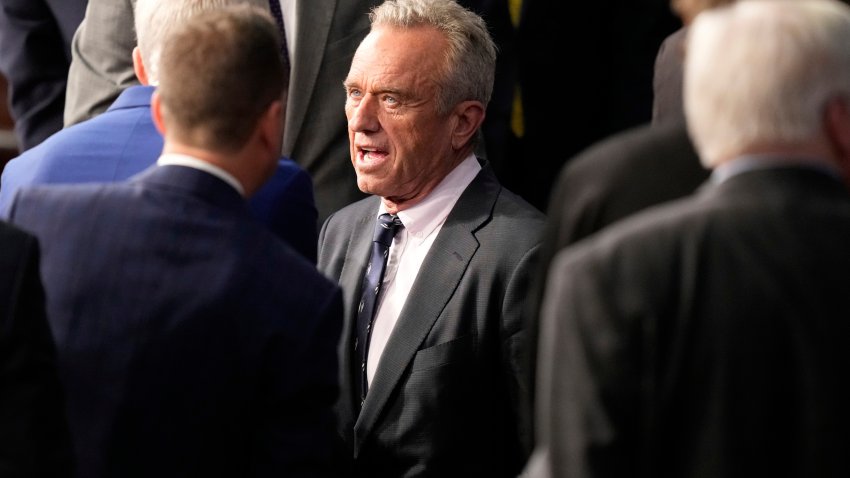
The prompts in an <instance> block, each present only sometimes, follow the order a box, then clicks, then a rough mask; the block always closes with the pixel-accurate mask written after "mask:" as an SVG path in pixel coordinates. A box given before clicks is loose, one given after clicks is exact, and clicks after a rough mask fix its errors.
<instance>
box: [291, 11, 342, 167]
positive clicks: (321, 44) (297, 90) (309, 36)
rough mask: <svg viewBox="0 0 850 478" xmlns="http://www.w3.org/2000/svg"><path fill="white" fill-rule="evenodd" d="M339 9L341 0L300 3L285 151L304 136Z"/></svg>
mask: <svg viewBox="0 0 850 478" xmlns="http://www.w3.org/2000/svg"><path fill="white" fill-rule="evenodd" d="M336 8H337V0H309V1H307V2H298V8H297V17H298V18H297V19H296V21H297V23H298V30H297V32H296V35H297V38H296V39H295V45H296V46H295V52H294V54H295V59H294V60H293V64H294V66H295V67H294V68H293V69H292V79H291V81H290V84H289V103H288V104H287V108H286V129H285V131H284V138H283V151H285V152H288V151H292V149H293V148H294V147H295V139H296V138H298V136H299V134H300V133H301V125H302V124H303V123H304V117H305V115H306V114H307V106H308V105H309V103H310V99H311V97H312V96H313V87H314V86H315V84H316V78H317V76H318V75H319V66H320V65H321V64H322V59H323V58H324V55H325V51H326V50H327V48H326V46H327V45H326V44H327V41H328V32H329V31H330V28H331V22H332V20H333V16H334V12H335V10H336ZM299 45H301V46H300V47H299ZM304 45H310V48H303V46H304ZM340 88H342V87H341V86H340ZM340 111H342V106H341V105H340Z"/></svg>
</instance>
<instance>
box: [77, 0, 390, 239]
mask: <svg viewBox="0 0 850 478" xmlns="http://www.w3.org/2000/svg"><path fill="white" fill-rule="evenodd" d="M116 1H117V0H90V2H89V9H88V12H87V14H86V18H85V20H84V21H83V24H82V26H81V27H80V31H79V32H78V33H77V35H76V36H75V37H74V46H73V55H74V59H73V62H72V63H71V70H70V73H69V78H68V100H67V106H66V108H65V123H66V124H73V123H77V122H79V121H82V120H83V119H86V118H88V117H91V116H94V115H95V114H98V113H100V112H102V111H105V110H106V108H108V107H109V105H110V104H112V101H113V100H114V99H115V98H117V97H118V94H119V93H120V92H121V90H123V89H124V88H126V87H127V86H130V85H132V84H136V83H137V80H136V78H135V76H134V73H133V63H132V58H131V52H132V50H133V47H134V46H135V36H134V33H133V32H134V29H133V6H134V5H135V3H136V2H135V0H120V4H116ZM379 3H381V0H356V1H352V0H345V1H343V0H309V1H299V3H298V8H297V9H296V13H297V17H298V18H297V19H296V22H297V25H298V27H297V29H296V35H297V38H296V40H295V52H294V55H293V58H292V78H291V81H290V84H289V96H288V104H287V107H286V127H285V129H284V135H283V151H282V153H283V155H284V156H287V157H289V158H292V160H294V161H295V162H296V163H298V164H299V165H301V167H303V168H304V169H306V170H307V172H308V173H310V176H311V177H312V178H313V187H314V190H315V193H316V207H317V209H318V210H319V224H321V222H322V221H324V219H325V218H326V217H327V216H328V215H329V214H330V213H332V212H334V211H336V210H338V209H340V208H342V207H343V206H346V205H348V204H350V203H352V202H354V201H357V200H359V199H362V198H363V197H365V196H364V194H363V193H361V192H360V190H359V189H357V178H356V177H355V175H354V169H353V168H352V167H351V156H350V153H349V149H348V126H347V124H348V123H347V122H346V119H345V110H344V107H345V90H344V89H343V88H342V81H343V80H344V79H345V77H346V76H347V75H348V69H349V67H350V66H351V59H352V57H353V56H354V50H356V49H357V46H358V45H359V44H360V41H361V40H362V39H363V37H365V36H366V34H367V33H368V32H369V17H368V13H369V10H370V9H371V8H372V7H373V6H375V5H377V4H379ZM317 227H318V224H317Z"/></svg>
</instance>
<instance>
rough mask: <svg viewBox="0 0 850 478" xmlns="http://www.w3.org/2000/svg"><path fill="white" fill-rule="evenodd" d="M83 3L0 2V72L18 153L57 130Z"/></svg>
mask: <svg viewBox="0 0 850 478" xmlns="http://www.w3.org/2000/svg"><path fill="white" fill-rule="evenodd" d="M87 3H88V1H87V0H0V71H2V72H3V74H4V75H5V76H6V77H7V78H8V79H9V93H10V95H9V103H10V106H11V110H12V111H11V112H12V116H13V117H14V118H15V130H16V133H17V136H18V143H19V146H20V147H21V149H22V150H23V149H29V148H32V147H33V146H35V145H37V144H38V143H40V142H42V141H44V140H45V139H46V138H47V137H48V136H50V135H51V134H53V133H55V132H56V131H59V130H60V129H62V114H63V111H64V109H65V85H66V84H67V81H68V68H69V67H70V65H71V38H72V37H73V36H74V32H75V31H77V27H78V26H79V25H80V22H82V20H83V16H84V15H85V12H86V4H87Z"/></svg>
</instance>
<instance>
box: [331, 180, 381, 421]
mask: <svg viewBox="0 0 850 478" xmlns="http://www.w3.org/2000/svg"><path fill="white" fill-rule="evenodd" d="M374 199H375V200H374V201H368V203H367V204H368V205H369V206H368V207H366V208H365V210H364V213H363V214H361V215H360V217H359V218H358V219H357V220H356V222H355V223H353V224H352V227H353V230H352V233H351V240H350V241H349V242H348V248H347V249H346V251H345V257H346V258H347V259H346V261H345V262H344V263H343V266H342V270H341V271H340V274H339V283H340V285H342V290H343V293H344V294H345V297H344V303H345V304H357V303H358V302H359V301H360V298H359V295H360V288H361V287H362V284H361V282H362V281H363V274H364V271H365V270H366V263H367V262H368V260H369V254H370V250H371V249H370V247H371V243H372V231H373V229H374V228H373V224H374V223H375V215H376V214H377V213H378V201H379V199H378V198H377V196H375V197H374ZM356 314H357V307H356V305H352V306H351V308H350V310H347V311H346V314H345V320H344V324H343V329H342V335H343V336H342V341H341V344H342V347H341V349H340V351H339V354H340V357H341V361H342V374H341V375H342V387H341V393H342V394H344V395H343V396H344V398H345V400H344V405H343V406H345V407H346V408H349V407H350V408H349V410H346V412H347V413H345V414H344V415H343V416H344V417H351V419H352V422H351V423H344V424H343V430H351V429H352V428H353V427H354V423H353V421H354V420H355V419H356V417H357V408H358V407H359V400H360V399H359V398H358V397H355V396H354V384H353V382H352V376H351V366H352V364H351V344H352V343H353V339H352V335H353V334H354V326H355V323H356V321H357V315H356Z"/></svg>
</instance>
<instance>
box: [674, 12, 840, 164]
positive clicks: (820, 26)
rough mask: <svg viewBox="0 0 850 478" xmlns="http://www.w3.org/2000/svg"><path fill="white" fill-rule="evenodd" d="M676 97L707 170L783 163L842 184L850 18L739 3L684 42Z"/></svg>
mask: <svg viewBox="0 0 850 478" xmlns="http://www.w3.org/2000/svg"><path fill="white" fill-rule="evenodd" d="M684 96H685V113H686V117H687V123H688V129H689V131H690V133H691V136H692V137H693V140H694V143H695V144H696V146H697V150H698V151H699V153H700V157H701V158H702V161H703V163H704V164H705V166H707V167H710V168H715V167H717V166H719V165H721V164H724V163H726V162H729V161H731V160H734V159H735V158H738V157H741V156H744V155H784V156H794V157H795V158H800V159H801V160H806V161H809V160H811V161H815V162H824V163H829V164H830V165H831V166H833V167H834V166H837V167H839V168H840V169H841V170H842V172H843V174H844V175H845V177H847V176H850V174H848V173H847V171H848V169H850V168H848V166H847V164H848V162H850V160H849V159H850V102H848V99H849V98H850V8H848V7H847V6H846V5H844V4H842V3H840V2H838V1H834V0H798V1H788V0H744V1H741V2H737V3H735V4H732V5H730V6H727V7H722V8H718V9H714V10H710V11H706V12H704V13H701V14H700V15H699V16H698V17H697V18H696V20H695V21H694V23H693V25H692V26H691V30H690V32H689V38H688V43H687V55H686V61H685V94H684Z"/></svg>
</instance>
